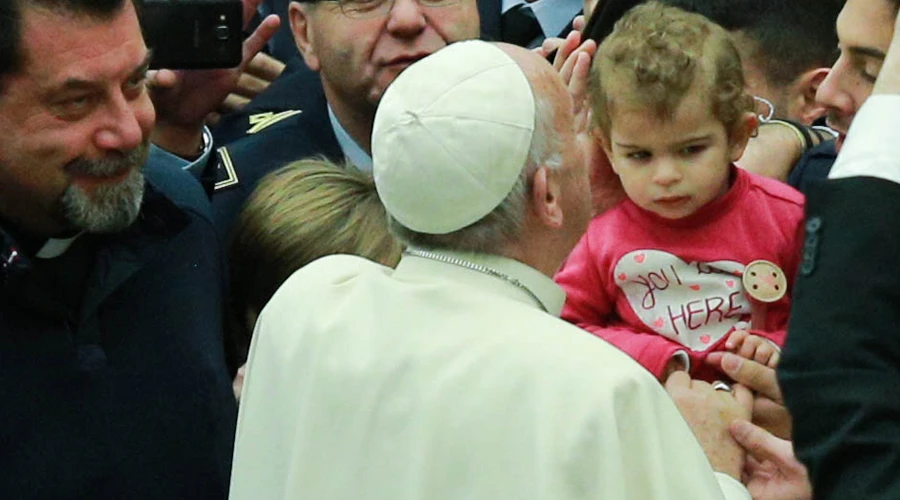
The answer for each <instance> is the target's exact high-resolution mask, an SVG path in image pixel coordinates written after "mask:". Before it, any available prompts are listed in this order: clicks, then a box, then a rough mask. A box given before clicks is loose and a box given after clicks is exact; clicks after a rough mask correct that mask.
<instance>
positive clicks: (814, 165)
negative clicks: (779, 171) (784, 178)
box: [788, 141, 837, 194]
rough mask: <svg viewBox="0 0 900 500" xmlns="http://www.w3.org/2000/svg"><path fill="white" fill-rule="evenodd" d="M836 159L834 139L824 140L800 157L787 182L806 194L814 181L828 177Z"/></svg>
mask: <svg viewBox="0 0 900 500" xmlns="http://www.w3.org/2000/svg"><path fill="white" fill-rule="evenodd" d="M836 159H837V151H835V149H834V141H825V142H823V143H822V144H819V145H818V146H816V147H814V148H812V149H810V150H809V151H807V152H806V153H804V154H803V156H802V157H801V158H800V161H799V162H797V165H796V166H795V167H794V169H793V170H791V173H790V175H789V176H788V184H790V185H791V186H792V187H794V188H795V189H797V190H798V191H800V192H801V193H803V194H807V192H808V191H809V187H810V185H811V184H812V183H814V182H816V181H821V180H824V179H827V178H828V173H829V172H831V167H832V165H834V161H835V160H836Z"/></svg>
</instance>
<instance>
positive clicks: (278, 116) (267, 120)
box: [247, 109, 303, 135]
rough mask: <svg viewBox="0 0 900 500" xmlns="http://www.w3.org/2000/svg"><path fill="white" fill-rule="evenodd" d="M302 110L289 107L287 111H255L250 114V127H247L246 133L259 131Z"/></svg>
mask: <svg viewBox="0 0 900 500" xmlns="http://www.w3.org/2000/svg"><path fill="white" fill-rule="evenodd" d="M302 112H303V110H300V109H289V110H287V111H280V112H278V113H276V112H274V111H268V112H266V113H257V114H255V115H250V118H249V122H250V128H248V129H247V135H250V134H255V133H257V132H261V131H263V130H265V129H266V128H268V127H271V126H272V125H275V124H276V123H278V122H280V121H282V120H286V119H288V118H290V117H292V116H295V115H299V114H300V113H302Z"/></svg>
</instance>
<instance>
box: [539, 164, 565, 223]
mask: <svg viewBox="0 0 900 500" xmlns="http://www.w3.org/2000/svg"><path fill="white" fill-rule="evenodd" d="M558 175H559V173H558V172H554V171H551V170H550V167H540V168H538V169H537V171H536V172H535V173H534V175H533V176H532V178H531V205H532V210H533V211H534V214H535V215H536V216H537V219H538V220H539V221H540V222H541V224H543V225H544V226H548V227H553V228H558V227H561V226H562V223H563V210H562V205H560V194H561V185H560V182H559V178H558Z"/></svg>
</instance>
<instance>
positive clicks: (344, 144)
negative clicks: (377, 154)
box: [328, 104, 372, 173]
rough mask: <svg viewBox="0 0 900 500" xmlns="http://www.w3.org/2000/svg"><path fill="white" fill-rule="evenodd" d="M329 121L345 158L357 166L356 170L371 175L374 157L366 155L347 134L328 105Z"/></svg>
mask: <svg viewBox="0 0 900 500" xmlns="http://www.w3.org/2000/svg"><path fill="white" fill-rule="evenodd" d="M328 119H329V120H331V128H333V129H334V135H335V137H337V140H338V144H339V145H340V146H341V150H342V151H343V152H344V156H346V157H347V159H348V160H350V163H352V164H354V165H356V168H358V169H359V170H362V171H363V172H369V173H371V172H372V157H371V156H369V154H368V153H366V151H365V150H364V149H363V148H361V147H360V146H359V144H357V143H356V141H354V140H353V138H352V137H350V134H349V133H347V130H346V129H344V127H343V126H342V125H341V122H339V121H338V119H337V117H336V116H334V111H332V110H331V105H330V104H329V105H328Z"/></svg>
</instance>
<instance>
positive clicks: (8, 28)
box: [0, 0, 129, 96]
mask: <svg viewBox="0 0 900 500" xmlns="http://www.w3.org/2000/svg"><path fill="white" fill-rule="evenodd" d="M127 1H129V0H2V1H0V96H2V94H3V86H2V79H3V77H5V76H7V75H10V74H14V73H16V72H17V71H19V69H21V67H22V64H23V63H24V62H25V60H24V58H25V54H23V53H22V40H21V39H20V38H21V36H22V35H21V33H22V16H23V13H24V12H25V9H27V8H39V9H45V10H49V11H51V12H65V13H70V14H73V15H78V16H87V17H90V18H93V19H98V20H106V19H112V18H113V17H114V16H115V14H116V13H118V12H119V11H120V10H121V9H122V6H124V5H125V3H126V2H127Z"/></svg>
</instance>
